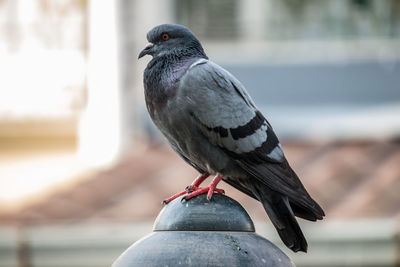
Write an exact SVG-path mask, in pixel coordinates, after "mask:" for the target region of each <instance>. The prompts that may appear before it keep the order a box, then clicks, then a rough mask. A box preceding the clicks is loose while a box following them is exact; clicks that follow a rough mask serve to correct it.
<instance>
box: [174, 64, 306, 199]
mask: <svg viewBox="0 0 400 267" xmlns="http://www.w3.org/2000/svg"><path fill="white" fill-rule="evenodd" d="M180 91H181V95H180V97H179V98H180V99H182V101H181V104H182V105H187V106H186V107H187V109H188V110H189V112H190V115H191V116H192V118H193V119H194V120H195V121H196V123H197V125H198V129H199V130H200V131H201V132H202V133H203V135H204V136H206V137H207V138H208V140H209V142H211V143H212V144H214V145H216V146H219V147H220V148H221V149H223V150H224V151H225V152H226V153H227V154H228V155H229V156H230V157H232V158H233V159H234V160H236V161H237V162H238V164H239V165H240V166H241V167H242V168H243V169H244V170H245V171H247V172H248V173H249V174H251V176H253V177H255V178H256V179H258V180H259V181H261V182H262V183H263V184H265V185H267V186H268V187H269V188H271V189H272V190H274V191H277V192H280V193H281V194H284V195H286V196H288V197H289V199H291V200H292V201H294V202H296V203H299V204H306V206H310V205H313V204H314V203H313V202H314V201H313V200H312V199H311V198H310V196H309V195H308V193H307V192H306V190H305V189H304V187H303V185H302V184H301V182H300V180H299V178H298V177H297V175H296V174H295V173H294V171H293V170H292V169H291V168H290V166H289V164H288V163H287V161H286V159H285V156H284V154H283V151H282V149H281V145H280V144H279V141H278V138H277V137H276V135H275V133H274V131H273V130H272V127H271V125H270V124H269V123H268V121H267V120H266V119H265V118H264V116H263V115H262V114H261V112H260V111H258V110H257V108H256V106H255V104H254V102H253V101H252V99H251V98H250V97H249V95H248V94H247V92H246V90H245V89H244V87H243V85H241V83H240V82H239V81H238V80H237V79H236V78H235V77H233V76H232V75H231V74H230V73H229V72H227V71H226V70H224V69H223V68H221V67H219V66H218V65H216V64H214V63H212V62H210V61H206V60H203V61H200V62H197V63H195V64H194V65H193V66H192V67H191V68H190V69H189V70H188V71H187V73H186V74H185V75H184V76H183V77H182V80H181V90H180Z"/></svg>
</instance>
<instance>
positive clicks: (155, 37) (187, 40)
mask: <svg viewBox="0 0 400 267" xmlns="http://www.w3.org/2000/svg"><path fill="white" fill-rule="evenodd" d="M147 40H148V41H149V42H150V44H148V45H147V46H146V47H145V48H144V49H143V50H142V51H141V52H140V54H139V58H141V57H143V56H145V55H151V56H153V57H158V56H163V55H176V56H177V57H179V58H182V57H185V56H187V57H202V58H207V56H206V54H205V53H204V50H203V47H202V46H201V44H200V42H199V40H197V38H196V36H194V34H193V33H192V32H191V31H190V30H189V29H188V28H186V27H185V26H182V25H178V24H162V25H159V26H156V27H154V28H153V29H152V30H150V31H149V32H148V33H147Z"/></svg>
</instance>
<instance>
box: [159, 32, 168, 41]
mask: <svg viewBox="0 0 400 267" xmlns="http://www.w3.org/2000/svg"><path fill="white" fill-rule="evenodd" d="M161 38H162V39H163V40H164V41H167V40H168V39H169V35H168V34H167V33H163V34H162V35H161Z"/></svg>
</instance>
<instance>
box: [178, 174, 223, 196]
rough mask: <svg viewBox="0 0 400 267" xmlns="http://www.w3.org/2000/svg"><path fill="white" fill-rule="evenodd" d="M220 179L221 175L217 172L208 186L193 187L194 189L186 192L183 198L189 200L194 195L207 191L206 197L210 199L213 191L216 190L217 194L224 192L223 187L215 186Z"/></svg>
mask: <svg viewBox="0 0 400 267" xmlns="http://www.w3.org/2000/svg"><path fill="white" fill-rule="evenodd" d="M221 179H222V176H221V175H219V174H217V175H216V176H215V177H214V179H213V180H212V181H211V183H210V184H209V185H208V186H206V187H197V188H193V189H195V190H194V191H192V192H191V193H189V194H187V195H186V196H185V197H184V198H183V199H184V200H189V199H191V198H193V197H195V196H198V195H202V194H205V193H207V199H208V200H211V198H212V195H213V194H214V192H217V193H219V194H225V191H224V190H223V189H219V188H217V185H218V183H219V182H220V181H221Z"/></svg>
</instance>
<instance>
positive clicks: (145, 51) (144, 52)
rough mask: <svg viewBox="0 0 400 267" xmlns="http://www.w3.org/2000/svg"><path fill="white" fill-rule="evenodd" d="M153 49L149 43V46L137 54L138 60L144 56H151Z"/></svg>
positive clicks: (152, 45)
mask: <svg viewBox="0 0 400 267" xmlns="http://www.w3.org/2000/svg"><path fill="white" fill-rule="evenodd" d="M153 47H154V44H152V43H149V44H148V45H147V46H146V47H145V48H144V49H143V50H142V51H141V52H140V53H139V56H138V59H139V58H141V57H143V56H145V55H151V54H152V52H153Z"/></svg>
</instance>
